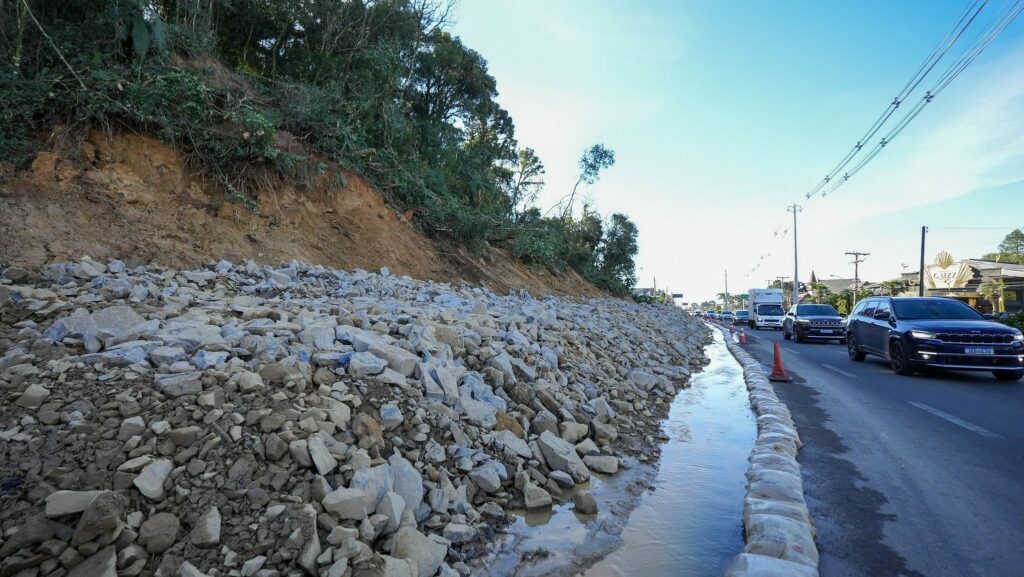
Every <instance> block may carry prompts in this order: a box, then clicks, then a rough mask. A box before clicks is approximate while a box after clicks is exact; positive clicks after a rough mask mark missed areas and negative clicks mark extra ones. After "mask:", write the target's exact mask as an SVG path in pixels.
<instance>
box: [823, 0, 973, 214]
mask: <svg viewBox="0 0 1024 577" xmlns="http://www.w3.org/2000/svg"><path fill="white" fill-rule="evenodd" d="M987 4H988V0H974V2H972V3H970V4H968V5H967V7H966V8H964V10H963V12H961V13H960V17H959V18H958V19H957V22H956V25H955V26H953V28H952V29H951V30H950V31H949V32H948V33H947V34H946V36H945V37H944V38H943V39H942V40H941V41H940V42H939V43H938V44H937V45H936V46H935V48H934V49H932V52H931V54H929V55H928V57H927V58H925V59H924V61H923V62H922V63H921V65H920V66H919V67H918V68H917V70H916V71H915V72H914V74H913V76H911V77H910V79H909V80H908V81H907V83H906V84H905V85H904V86H903V88H902V89H901V90H900V91H899V93H898V94H897V95H896V96H895V97H894V98H893V99H892V101H891V102H890V103H889V106H887V107H886V108H885V110H884V111H883V112H882V114H881V115H879V117H878V119H877V120H875V122H874V124H872V125H871V127H870V128H868V130H867V131H866V132H865V133H864V136H862V137H861V138H860V139H859V140H858V141H857V144H855V145H854V146H853V148H852V149H850V151H849V152H848V153H847V154H846V156H844V157H843V158H842V159H841V160H840V161H839V163H837V164H836V165H835V167H833V168H832V170H830V171H829V172H828V174H826V175H825V178H823V179H822V180H821V182H819V183H818V184H817V185H816V186H815V187H814V188H812V189H811V190H810V191H808V192H807V193H806V194H804V197H805V198H806V199H808V200H809V199H811V198H812V197H814V196H815V195H817V194H818V193H819V192H821V190H822V189H823V188H825V186H827V185H828V184H829V183H830V182H832V180H834V179H835V178H836V176H838V175H839V173H840V172H841V171H842V170H843V169H844V168H846V166H847V165H848V164H849V163H850V162H851V161H852V160H853V159H854V157H856V156H857V154H858V153H860V151H861V150H862V149H863V148H864V146H865V144H866V143H868V142H869V141H870V140H871V139H872V138H874V137H875V135H876V134H877V133H878V131H879V130H881V128H882V126H883V125H885V123H886V122H888V121H889V119H890V118H891V117H892V116H893V114H895V113H896V110H897V109H898V108H899V107H900V104H902V103H903V102H904V101H905V100H906V99H907V97H909V96H910V94H911V93H913V91H914V90H915V89H917V87H918V86H919V85H920V84H921V82H922V81H924V79H925V77H926V76H927V75H928V74H929V73H931V71H932V70H933V69H934V68H935V66H936V65H937V64H938V63H939V61H940V60H942V57H943V56H945V55H946V53H947V52H949V50H950V48H952V47H953V45H954V44H956V42H957V41H958V40H959V39H960V37H961V36H963V34H964V32H965V31H966V30H967V27H968V26H970V25H971V23H972V22H974V19H975V18H977V17H978V14H980V13H981V11H982V10H983V9H984V8H985V6H986V5H987ZM848 179H849V176H844V178H843V180H844V181H845V180H848Z"/></svg>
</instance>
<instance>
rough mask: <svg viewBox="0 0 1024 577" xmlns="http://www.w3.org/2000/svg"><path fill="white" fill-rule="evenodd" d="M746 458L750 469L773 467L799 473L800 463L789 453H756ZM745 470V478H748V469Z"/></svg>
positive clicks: (790, 472) (794, 473)
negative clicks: (746, 473)
mask: <svg viewBox="0 0 1024 577" xmlns="http://www.w3.org/2000/svg"><path fill="white" fill-rule="evenodd" d="M748 460H749V461H750V468H751V469H754V468H760V469H775V470H776V471H783V472H786V473H789V474H791V475H799V474H800V463H798V462H797V461H796V459H794V458H792V457H790V456H789V455H783V454H781V453H757V454H754V455H751V456H750V458H749V459H748ZM747 472H748V475H747V478H748V479H749V478H750V475H749V473H750V471H749V470H748V471H747Z"/></svg>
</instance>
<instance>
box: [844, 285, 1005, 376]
mask: <svg viewBox="0 0 1024 577" xmlns="http://www.w3.org/2000/svg"><path fill="white" fill-rule="evenodd" d="M846 346H847V352H848V353H849V356H850V360H852V361H856V362H860V361H863V360H864V358H865V356H866V355H868V354H873V355H878V356H880V357H882V358H884V359H887V360H888V361H889V364H890V366H891V367H892V370H893V371H894V372H895V373H897V374H900V375H912V374H914V373H915V372H917V371H919V370H923V369H932V368H934V369H953V370H958V371H990V372H991V373H992V374H993V375H995V377H996V378H998V379H1000V380H1006V381H1016V380H1020V379H1021V378H1022V377H1024V335H1022V334H1021V332H1020V330H1018V329H1015V328H1013V327H1008V326H1006V325H1002V324H999V323H997V322H993V321H989V320H986V319H985V317H984V316H982V315H981V313H979V312H978V311H976V310H974V309H972V308H971V307H969V306H967V305H966V304H964V303H963V302H961V301H958V300H956V299H953V298H947V297H873V298H868V299H864V300H863V301H861V302H860V303H858V304H857V306H856V307H854V309H853V312H851V313H850V320H849V322H848V323H847V328H846Z"/></svg>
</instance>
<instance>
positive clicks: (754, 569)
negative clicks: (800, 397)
mask: <svg viewBox="0 0 1024 577" xmlns="http://www.w3.org/2000/svg"><path fill="white" fill-rule="evenodd" d="M716 328H718V329H719V330H721V331H722V334H723V336H724V337H725V343H726V346H727V347H728V348H729V352H731V353H732V355H733V357H735V358H736V361H737V362H738V363H739V364H740V366H742V367H743V379H744V381H746V384H747V391H748V392H749V394H750V405H751V407H753V409H754V413H755V414H756V415H757V440H756V441H755V444H754V450H753V451H751V453H750V458H749V461H750V467H749V468H748V469H747V494H746V497H745V498H744V500H743V528H744V539H745V541H746V546H745V547H744V549H743V553H741V554H739V555H737V556H736V558H735V559H733V561H732V563H730V565H729V567H728V568H726V570H725V576H726V577H755V576H756V577H775V576H778V577H783V576H785V577H817V576H818V547H817V545H816V544H815V541H814V537H815V529H814V520H813V519H811V514H810V511H809V510H808V509H807V504H806V502H805V501H804V490H803V479H802V477H801V475H800V464H799V463H798V462H797V460H796V457H797V453H798V452H799V450H800V447H801V446H802V445H803V444H802V443H801V442H800V436H799V434H798V433H797V430H796V425H795V424H794V423H793V419H792V417H791V415H790V413H789V408H788V407H786V405H785V403H783V402H782V401H780V400H779V398H778V396H776V395H775V389H774V387H773V386H772V384H771V382H769V381H768V377H767V376H766V375H765V373H764V369H763V368H762V367H761V364H760V363H759V362H757V361H756V360H755V359H754V358H753V357H752V356H750V355H749V354H748V353H747V352H746V351H745V350H743V348H742V347H740V346H739V345H738V344H736V343H734V342H733V339H732V338H731V336H730V335H729V333H728V331H725V330H723V329H722V328H721V327H716Z"/></svg>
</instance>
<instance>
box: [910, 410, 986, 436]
mask: <svg viewBox="0 0 1024 577" xmlns="http://www.w3.org/2000/svg"><path fill="white" fill-rule="evenodd" d="M907 402H908V403H910V404H911V405H914V406H915V407H917V408H918V409H921V410H922V411H927V412H929V413H931V414H933V415H935V416H936V417H939V418H940V419H945V420H947V421H949V422H950V423H953V424H954V425H957V426H959V427H963V428H965V429H967V430H968V431H971V432H974V433H978V434H979V435H981V436H983V437H992V438H993V439H1005V438H1006V437H1004V436H1002V435H1000V434H998V433H993V432H992V431H990V430H988V429H986V428H983V427H979V426H978V425H975V424H974V423H968V422H967V421H965V420H963V419H960V418H957V417H954V416H953V415H950V414H949V413H947V412H945V411H940V410H938V409H936V408H935V407H931V406H928V405H926V404H924V403H921V402H918V401H907Z"/></svg>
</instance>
